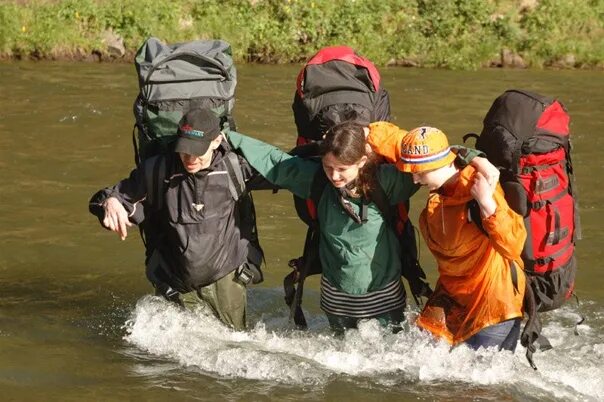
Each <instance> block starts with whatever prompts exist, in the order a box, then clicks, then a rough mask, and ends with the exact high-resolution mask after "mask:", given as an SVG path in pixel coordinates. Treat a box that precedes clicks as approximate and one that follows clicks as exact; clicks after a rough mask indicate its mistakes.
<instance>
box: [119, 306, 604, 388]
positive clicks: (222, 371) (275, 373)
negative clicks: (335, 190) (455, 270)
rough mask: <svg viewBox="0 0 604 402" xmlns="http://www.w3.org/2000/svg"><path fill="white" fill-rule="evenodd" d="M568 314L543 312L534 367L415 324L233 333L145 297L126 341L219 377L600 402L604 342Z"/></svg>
mask: <svg viewBox="0 0 604 402" xmlns="http://www.w3.org/2000/svg"><path fill="white" fill-rule="evenodd" d="M410 315H413V313H410ZM576 317H577V315H576V314H575V313H574V312H572V310H570V309H569V308H564V309H561V310H558V311H557V312H555V313H550V314H549V315H548V316H547V320H548V322H549V323H548V324H547V325H546V326H545V328H544V334H545V335H546V336H548V338H549V339H550V341H551V342H552V344H553V346H554V349H553V350H552V351H548V352H538V353H536V354H535V356H534V358H535V363H536V364H537V366H538V368H539V370H538V371H533V370H532V369H531V368H530V367H529V365H528V363H527V362H526V360H525V358H524V353H525V351H524V348H522V347H521V346H519V347H518V349H517V350H516V353H515V354H512V353H510V352H496V351H494V350H484V349H481V350H479V351H476V352H475V351H472V350H471V349H469V348H467V347H465V346H461V347H457V348H454V349H452V350H451V349H450V348H449V346H448V345H447V344H445V343H443V342H437V341H435V340H433V339H432V338H431V337H429V336H428V335H426V334H425V333H422V332H420V331H419V330H418V329H416V328H415V327H413V326H411V327H410V328H407V329H406V330H405V331H403V333H399V334H391V333H389V332H388V331H386V330H384V329H382V328H381V327H380V326H379V324H378V323H377V322H376V321H367V322H364V323H362V324H361V325H360V326H359V329H358V330H352V331H348V332H347V333H346V335H345V337H343V338H335V337H333V336H331V335H330V334H329V332H327V331H319V332H316V331H315V332H298V331H287V330H279V329H274V330H267V326H272V325H271V324H272V323H271V322H270V319H268V320H267V318H266V317H264V316H263V317H262V318H261V319H260V321H258V322H257V323H256V325H255V326H254V327H253V328H252V329H251V330H249V331H246V332H237V331H233V330H231V329H229V328H226V327H225V326H223V325H222V324H221V323H220V322H219V321H218V320H217V319H215V318H214V317H213V316H212V315H211V314H210V313H209V312H208V311H205V310H203V309H198V310H195V311H186V310H182V309H180V308H178V307H176V306H175V305H173V304H170V303H167V302H165V301H163V300H161V299H159V298H156V297H150V296H146V297H143V298H142V299H141V300H139V302H138V303H137V306H136V309H135V311H134V312H133V313H132V318H131V319H130V320H129V321H128V322H127V323H126V332H127V335H126V336H125V339H126V340H127V341H128V342H130V343H131V344H133V345H135V346H137V347H138V348H140V349H142V350H144V351H146V352H148V353H150V354H152V355H156V356H161V357H164V358H167V359H168V360H171V361H175V362H178V363H179V364H180V365H182V366H187V367H195V368H198V369H200V370H202V371H204V372H208V373H213V374H214V375H218V376H223V377H227V378H245V379H252V380H264V381H267V380H268V381H273V382H277V383H285V384H291V385H308V384H312V385H314V386H325V385H327V384H328V383H329V382H331V381H333V380H335V379H336V378H338V377H339V376H342V375H347V376H353V377H357V378H359V379H361V378H362V379H363V380H370V381H372V382H374V383H377V384H380V385H381V386H386V387H387V386H394V385H397V384H400V383H412V384H415V383H419V384H421V383H424V384H431V383H440V384H442V383H443V382H444V383H447V382H451V383H456V384H457V385H459V384H460V383H461V384H464V383H467V384H468V385H497V386H498V387H503V388H509V389H510V390H512V389H513V390H514V391H515V392H521V393H525V394H526V395H532V396H536V395H541V396H543V397H544V398H547V399H560V400H599V399H602V398H604V369H603V368H602V365H601V364H600V361H601V360H602V358H603V357H604V356H603V355H604V344H603V343H602V342H601V340H600V339H599V338H598V331H594V330H592V328H591V327H590V326H588V325H581V326H580V328H579V329H580V332H581V336H575V335H574V334H573V324H574V322H576ZM599 318H601V317H598V320H597V321H600V320H599ZM311 319H312V317H311ZM265 320H266V321H265ZM281 322H283V320H282V321H281ZM569 323H570V324H569ZM393 378H395V379H396V378H400V381H398V382H397V381H396V380H393Z"/></svg>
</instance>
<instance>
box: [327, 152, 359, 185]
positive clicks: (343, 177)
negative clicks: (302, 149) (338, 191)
mask: <svg viewBox="0 0 604 402" xmlns="http://www.w3.org/2000/svg"><path fill="white" fill-rule="evenodd" d="M321 161H322V163H323V169H324V170H325V175H326V176H327V178H328V179H329V181H330V182H331V184H333V186H334V187H336V188H342V187H344V186H346V185H347V184H348V183H351V182H352V181H353V180H354V179H356V178H357V176H358V175H359V170H360V169H361V168H362V167H363V166H364V165H365V162H366V161H367V157H366V156H363V157H362V158H361V159H360V160H359V161H357V162H356V163H353V164H352V165H349V164H345V163H342V162H341V161H339V160H338V159H337V158H336V157H335V156H334V155H333V154H332V153H331V152H329V153H327V154H325V155H323V158H322V159H321Z"/></svg>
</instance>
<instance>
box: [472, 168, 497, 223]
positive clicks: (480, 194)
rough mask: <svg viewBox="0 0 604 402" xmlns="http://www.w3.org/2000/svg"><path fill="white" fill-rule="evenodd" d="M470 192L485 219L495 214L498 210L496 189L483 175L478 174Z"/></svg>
mask: <svg viewBox="0 0 604 402" xmlns="http://www.w3.org/2000/svg"><path fill="white" fill-rule="evenodd" d="M470 192H471V194H472V197H474V199H475V200H476V201H477V202H478V205H479V206H480V213H481V215H482V217H483V218H487V217H489V216H491V215H493V214H494V213H495V209H497V204H496V203H495V199H494V198H493V193H494V192H495V188H493V187H491V185H490V184H489V182H488V181H487V179H486V177H485V176H484V175H483V174H482V173H480V172H476V176H474V184H472V188H471V189H470Z"/></svg>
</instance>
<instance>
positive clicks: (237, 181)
mask: <svg viewBox="0 0 604 402" xmlns="http://www.w3.org/2000/svg"><path fill="white" fill-rule="evenodd" d="M223 160H224V166H225V167H226V170H227V172H228V173H229V179H230V180H229V191H230V192H231V195H232V196H233V199H234V200H235V201H237V200H239V197H241V194H243V193H244V192H245V180H244V179H243V172H242V171H241V164H240V163H239V157H238V156H237V154H236V153H234V152H231V151H229V152H227V153H226V155H225V158H224V159H223Z"/></svg>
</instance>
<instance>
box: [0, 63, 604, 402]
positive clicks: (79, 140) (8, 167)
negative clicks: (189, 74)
mask: <svg viewBox="0 0 604 402" xmlns="http://www.w3.org/2000/svg"><path fill="white" fill-rule="evenodd" d="M298 69H299V66H255V65H245V66H241V67H240V68H239V71H238V72H239V85H238V90H237V100H236V106H235V118H236V120H237V123H238V129H239V131H241V132H243V133H246V134H249V135H252V136H256V137H258V138H260V139H262V140H264V141H267V142H270V143H273V144H275V145H277V146H279V147H281V148H283V149H289V148H291V147H292V145H293V144H294V141H295V128H294V124H293V117H292V113H291V106H290V105H291V100H292V97H293V91H294V86H295V76H296V74H297V72H298ZM382 75H383V84H384V86H385V88H387V89H388V91H389V92H390V96H391V101H392V112H393V120H394V122H395V123H397V124H398V125H400V126H402V127H404V128H408V129H409V128H412V127H416V126H419V125H422V124H429V125H433V126H436V127H439V128H441V129H443V131H445V132H446V133H447V134H448V135H449V138H450V139H451V142H457V143H459V142H460V141H461V137H462V136H463V134H465V133H466V132H470V131H477V132H480V130H481V127H482V118H483V116H484V114H485V113H486V111H487V109H488V108H489V106H490V104H491V102H492V101H493V100H494V99H495V97H496V96H498V95H499V94H500V93H501V92H503V91H504V90H505V89H509V88H524V89H528V90H533V91H537V92H541V93H544V94H547V95H552V96H557V97H559V98H560V99H561V100H562V101H563V102H564V103H565V105H566V107H567V108H568V110H569V112H570V114H571V118H572V122H571V131H572V139H573V145H574V153H573V161H574V166H575V172H576V183H577V185H578V190H579V196H580V207H581V218H582V229H583V240H581V241H580V242H579V243H578V246H577V253H578V259H579V274H578V279H577V289H576V294H577V295H578V297H579V301H580V302H579V304H577V303H576V302H575V301H574V300H573V301H571V302H569V303H568V304H567V305H566V306H565V307H564V308H562V309H560V310H558V311H555V312H552V313H547V314H544V315H543V320H544V333H545V335H546V336H548V338H549V339H550V341H551V342H552V344H553V345H554V350H552V351H548V352H539V353H537V354H535V363H536V364H537V366H538V368H539V370H538V371H533V370H532V369H531V368H530V367H529V365H528V363H527V361H526V359H525V357H524V348H522V347H518V349H517V350H516V353H515V354H513V355H512V354H511V353H494V352H491V351H484V350H482V351H478V352H473V351H470V350H469V349H467V348H465V347H460V348H456V349H453V350H450V349H449V347H447V346H446V345H445V344H443V343H439V342H435V341H433V340H431V339H430V338H429V337H428V336H426V335H425V334H423V333H420V332H419V331H418V330H417V329H415V328H413V327H408V328H406V330H405V331H404V332H403V333H400V334H397V335H393V334H389V333H385V332H384V331H383V330H382V329H380V328H379V327H378V326H377V325H376V323H374V322H371V321H369V322H366V323H364V324H363V325H362V326H361V327H360V328H359V330H354V331H349V332H348V333H347V334H346V336H345V337H344V338H341V339H339V338H334V337H332V336H331V335H330V332H329V330H328V324H327V320H326V319H325V318H324V315H323V313H322V312H321V311H320V309H319V307H318V304H319V303H318V295H319V292H318V289H319V286H318V280H317V279H318V278H312V279H310V280H309V282H308V286H307V288H306V289H307V291H306V292H305V308H306V311H307V318H309V322H310V330H309V331H306V332H298V331H294V330H292V329H291V328H290V327H289V326H288V310H287V308H286V307H285V305H284V302H283V290H282V287H281V282H282V279H283V277H284V276H285V275H286V274H287V273H288V272H289V268H288V267H287V261H288V260H289V259H290V258H293V257H297V256H298V255H299V253H300V251H301V248H302V243H303V236H304V233H305V228H304V226H303V224H302V223H301V222H300V221H299V220H298V218H297V216H296V214H295V211H294V208H293V203H292V200H291V195H290V194H288V193H287V192H285V191H281V192H279V193H277V194H272V193H270V192H265V193H261V192H259V193H258V194H256V195H255V201H256V209H257V212H258V215H259V217H258V219H259V232H260V236H261V242H262V244H263V246H264V249H265V252H266V257H267V267H266V269H265V281H264V283H262V284H261V285H258V286H254V287H252V288H250V290H249V317H248V322H249V325H250V329H249V330H248V331H246V332H234V331H231V330H228V329H225V327H223V326H222V325H220V324H219V323H218V322H217V321H216V319H214V318H213V317H211V316H209V315H208V314H207V312H205V311H194V312H189V311H180V310H178V309H177V308H175V307H174V306H172V305H170V304H168V303H167V302H164V301H162V300H160V299H157V298H155V297H151V296H150V294H151V287H150V285H149V284H148V283H147V281H146V279H145V277H144V268H143V247H142V243H141V240H140V237H139V234H138V231H137V230H136V229H135V228H132V229H131V230H130V232H129V236H128V238H127V239H126V241H123V242H122V241H120V240H119V238H118V237H117V236H116V235H115V234H114V233H111V232H108V231H105V230H102V229H101V227H100V226H99V224H98V222H97V220H96V218H94V217H93V216H92V215H90V214H89V213H88V199H89V198H90V196H91V195H92V193H93V192H95V191H96V190H97V189H99V188H101V187H104V186H106V185H110V184H113V183H115V182H117V181H118V180H119V179H120V178H122V177H125V176H126V175H127V174H128V173H129V171H130V169H131V168H132V167H133V151H132V140H131V137H132V125H133V117H132V112H131V110H132V102H133V100H134V98H135V96H136V93H137V79H136V74H135V71H134V67H133V66H132V65H122V64H85V63H29V62H12V63H1V64H0V95H1V96H0V168H1V169H2V170H1V171H2V173H3V175H2V176H3V177H2V180H0V207H1V208H0V228H1V230H0V286H1V287H0V390H1V392H2V396H1V397H0V398H1V399H2V400H7V401H8V400H44V401H55V400H57V401H59V400H60V401H66V400H78V401H79V400H87V401H93V400H99V401H108V400H150V401H153V400H167V399H172V400H189V399H190V400H208V401H212V400H217V401H219V400H220V401H223V400H229V401H238V400H251V401H256V400H279V401H282V400H328V401H339V400H346V401H366V400H369V399H372V400H376V401H378V400H379V401H401V400H430V401H431V400H443V401H466V400H468V401H469V400H522V401H527V400H528V401H554V400H560V401H569V400H575V401H596V400H603V399H604V365H603V364H602V359H604V280H603V279H602V278H604V275H602V273H601V272H600V270H601V269H604V231H603V230H602V226H604V208H603V207H604V192H603V191H602V185H603V183H604V162H603V160H604V135H602V134H603V133H604V115H603V112H602V110H603V105H604V75H603V74H602V72H601V71H596V72H592V71H538V70H532V71H528V70H501V69H499V70H496V69H491V70H481V71H475V72H456V71H442V70H420V69H403V68H396V69H382ZM424 200H425V193H424V192H423V191H422V192H420V194H419V195H417V196H416V197H415V201H414V202H413V200H412V215H413V216H414V217H415V218H416V217H417V214H418V212H419V210H421V208H422V207H423V203H424ZM421 251H422V254H421V260H422V264H423V266H424V268H425V270H426V271H427V272H428V276H429V279H430V280H431V281H432V283H433V282H434V280H435V278H436V270H435V265H434V261H433V259H432V257H431V255H430V253H429V252H428V251H427V250H426V249H425V247H424V245H423V243H422V250H421ZM410 303H411V305H410V307H409V311H408V318H409V319H410V320H412V319H413V317H414V316H415V315H416V314H417V307H415V305H413V302H410ZM580 315H583V316H585V318H586V320H585V322H584V323H583V324H581V325H579V326H578V327H577V332H578V335H575V328H574V326H575V323H576V322H577V321H578V320H579V317H580Z"/></svg>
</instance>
